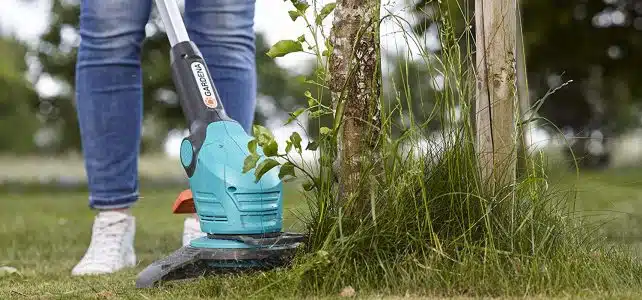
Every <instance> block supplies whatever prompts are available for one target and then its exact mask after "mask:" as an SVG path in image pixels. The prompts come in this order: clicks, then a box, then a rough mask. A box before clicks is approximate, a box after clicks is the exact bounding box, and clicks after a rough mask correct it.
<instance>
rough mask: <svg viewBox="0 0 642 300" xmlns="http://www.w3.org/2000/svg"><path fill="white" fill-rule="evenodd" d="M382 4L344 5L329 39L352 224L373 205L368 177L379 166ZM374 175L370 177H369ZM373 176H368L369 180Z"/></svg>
mask: <svg viewBox="0 0 642 300" xmlns="http://www.w3.org/2000/svg"><path fill="white" fill-rule="evenodd" d="M380 5H381V3H380V1H377V0H339V1H337V2H336V8H335V10H334V20H333V24H332V32H331V35H330V44H331V45H332V52H331V55H330V60H329V71H330V82H329V86H330V90H331V92H332V101H333V105H334V108H335V110H337V111H338V113H337V116H338V117H339V118H340V120H339V121H340V122H339V123H338V124H340V126H339V127H338V128H335V129H336V130H337V132H336V134H337V137H338V140H337V146H338V153H337V154H338V157H337V160H336V161H335V164H334V169H335V174H336V175H337V176H338V187H339V191H338V197H339V201H341V207H342V209H343V210H344V211H343V214H344V216H345V217H346V218H347V219H352V220H356V219H360V218H361V217H362V216H363V213H364V212H367V210H368V205H369V198H368V197H369V196H368V195H369V194H370V193H369V189H370V188H371V184H369V181H370V180H369V176H367V175H369V174H372V173H371V171H372V169H371V168H372V167H373V165H376V164H377V160H378V157H379V155H377V146H376V145H377V141H378V138H379V137H380V132H379V130H380V128H381V106H380V99H379V97H380V87H381V68H380V61H379V57H380V55H379V49H380V45H379V9H380ZM367 170H370V171H367ZM366 172H368V173H369V174H366Z"/></svg>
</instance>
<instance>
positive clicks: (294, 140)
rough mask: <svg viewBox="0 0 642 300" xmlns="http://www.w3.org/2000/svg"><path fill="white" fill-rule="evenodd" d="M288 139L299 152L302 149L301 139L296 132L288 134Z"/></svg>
mask: <svg viewBox="0 0 642 300" xmlns="http://www.w3.org/2000/svg"><path fill="white" fill-rule="evenodd" d="M290 141H291V142H292V145H294V148H296V149H297V150H298V151H299V153H301V151H303V149H302V148H301V141H302V139H301V136H300V135H299V133H298V132H296V131H295V132H293V133H292V135H290Z"/></svg>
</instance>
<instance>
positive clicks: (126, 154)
mask: <svg viewBox="0 0 642 300" xmlns="http://www.w3.org/2000/svg"><path fill="white" fill-rule="evenodd" d="M152 1H153V0H82V1H81V12H80V37H81V40H80V46H79V50H78V57H77V65H76V74H75V75H76V80H75V85H76V90H75V93H76V101H77V106H76V108H77V113H78V121H79V124H80V134H81V142H82V151H83V155H84V159H85V169H86V172H87V179H88V186H89V206H90V207H91V208H94V209H114V208H126V207H129V206H131V205H132V204H134V203H135V202H136V200H137V199H138V184H139V182H138V154H139V150H140V146H139V145H140V141H141V138H140V136H141V125H142V124H141V123H142V111H143V109H142V108H143V107H142V106H143V105H142V103H143V101H142V72H141V63H140V56H141V53H140V52H141V44H142V42H143V39H144V38H145V25H146V24H147V22H148V20H149V16H150V12H151V8H152V4H153V3H152ZM168 1H176V0H168ZM254 4H255V2H254V0H186V1H185V14H184V19H185V25H186V27H187V30H188V34H189V36H190V39H191V40H192V41H193V42H194V43H195V44H196V45H197V46H198V47H199V49H200V51H201V52H202V54H203V56H204V58H205V60H206V61H207V64H208V67H209V68H210V71H211V73H212V74H211V75H212V79H213V80H214V84H215V85H216V87H217V89H218V91H219V94H220V97H221V101H222V102H223V105H224V107H225V110H226V111H227V113H228V115H229V116H230V117H231V118H233V119H235V120H236V121H238V122H240V123H241V125H242V126H243V127H244V128H245V129H246V131H248V132H249V130H250V128H251V124H252V122H253V118H254V109H255V105H256V85H257V83H256V66H255V64H256V62H255V44H254V40H255V35H254V29H253V26H254ZM168 43H169V41H168ZM158 63H159V64H167V65H169V61H159V62H158ZM177 109H180V108H177Z"/></svg>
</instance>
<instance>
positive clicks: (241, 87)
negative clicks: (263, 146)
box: [184, 0, 257, 132]
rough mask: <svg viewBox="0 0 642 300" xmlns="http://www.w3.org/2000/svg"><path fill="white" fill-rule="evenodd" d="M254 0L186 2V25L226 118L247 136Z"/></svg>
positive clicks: (252, 94)
mask: <svg viewBox="0 0 642 300" xmlns="http://www.w3.org/2000/svg"><path fill="white" fill-rule="evenodd" d="M254 10H255V0H185V18H184V19H185V24H186V26H187V33H188V34H189V37H190V39H191V40H192V41H193V42H194V43H195V44H196V46H198V48H199V49H200V50H201V53H202V54H203V57H204V59H205V61H206V62H207V66H208V67H209V69H210V72H211V73H212V79H213V80H214V85H215V86H216V88H217V90H218V92H219V94H220V97H221V101H222V102H223V106H224V107H225V111H226V112H227V114H228V115H229V116H230V117H231V118H232V119H234V120H236V121H238V122H239V123H241V125H242V126H243V128H245V130H246V131H248V132H250V131H251V128H252V122H253V121H254V110H255V107H256V93H257V83H256V76H257V75H256V47H255V33H254V28H253V27H254Z"/></svg>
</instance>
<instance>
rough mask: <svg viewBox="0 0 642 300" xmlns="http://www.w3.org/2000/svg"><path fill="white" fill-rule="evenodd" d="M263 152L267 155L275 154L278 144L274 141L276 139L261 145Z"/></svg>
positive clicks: (277, 151)
mask: <svg viewBox="0 0 642 300" xmlns="http://www.w3.org/2000/svg"><path fill="white" fill-rule="evenodd" d="M263 153H264V154H265V156H268V157H273V156H277V155H278V153H279V145H278V144H277V143H276V140H272V141H270V142H269V143H268V144H267V145H265V146H264V147H263Z"/></svg>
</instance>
